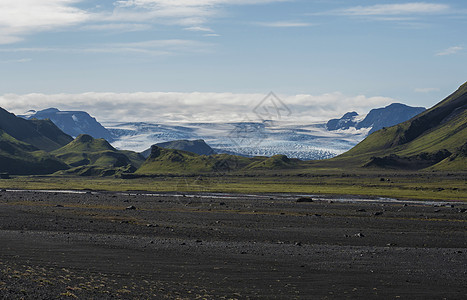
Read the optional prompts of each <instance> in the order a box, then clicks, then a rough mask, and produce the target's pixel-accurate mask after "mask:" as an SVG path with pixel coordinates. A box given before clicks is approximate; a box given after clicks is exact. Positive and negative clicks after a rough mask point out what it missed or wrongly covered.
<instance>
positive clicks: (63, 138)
mask: <svg viewBox="0 0 467 300" xmlns="http://www.w3.org/2000/svg"><path fill="white" fill-rule="evenodd" d="M0 129H2V130H3V131H4V132H6V133H8V134H9V135H10V136H12V137H13V138H15V139H17V140H19V141H22V142H25V143H28V144H31V145H33V146H35V147H37V148H38V149H41V150H45V151H52V150H55V149H58V148H60V147H62V146H64V145H66V144H68V143H69V142H71V141H72V140H73V139H72V138H71V137H70V136H69V135H67V134H65V133H63V132H62V131H61V130H60V129H59V128H58V127H57V126H55V124H53V123H52V122H51V121H50V120H25V119H22V118H19V117H17V116H15V115H14V114H12V113H9V112H7V111H6V110H4V109H3V108H0Z"/></svg>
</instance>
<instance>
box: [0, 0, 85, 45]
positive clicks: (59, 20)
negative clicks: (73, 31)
mask: <svg viewBox="0 0 467 300" xmlns="http://www.w3.org/2000/svg"><path fill="white" fill-rule="evenodd" d="M77 2H79V1H77V0H47V1H37V0H15V1H1V2H0V44H9V43H14V42H18V41H21V40H22V38H23V36H24V35H26V34H30V33H34V32H40V31H48V30H57V29H60V28H63V27H67V26H71V25H76V24H80V23H83V22H85V21H87V20H88V19H89V17H90V15H89V14H88V13H87V12H86V11H84V10H81V9H78V8H76V7H74V6H73V5H74V4H76V3H77Z"/></svg>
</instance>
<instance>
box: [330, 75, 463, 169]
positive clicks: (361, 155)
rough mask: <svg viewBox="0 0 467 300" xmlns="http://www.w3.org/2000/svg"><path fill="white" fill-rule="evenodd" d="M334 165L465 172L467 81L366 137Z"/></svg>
mask: <svg viewBox="0 0 467 300" xmlns="http://www.w3.org/2000/svg"><path fill="white" fill-rule="evenodd" d="M333 163H335V164H340V165H345V164H348V163H353V164H361V165H364V166H365V167H368V168H371V167H376V168H394V169H412V170H419V169H429V170H461V171H467V82H466V83H464V84H463V85H462V86H461V87H459V89H458V90H457V91H455V92H454V93H453V94H451V95H450V96H448V97H447V98H446V99H444V100H443V101H441V102H440V103H438V104H437V105H435V106H434V107H432V108H430V109H428V110H426V111H424V112H422V113H420V114H419V115H417V116H416V117H414V118H412V119H410V120H408V121H405V122H403V123H400V124H398V125H396V126H393V127H390V128H384V129H382V130H379V131H376V132H374V133H373V134H371V135H369V136H368V137H367V138H366V139H365V140H363V141H362V142H361V143H359V144H358V145H357V146H355V147H354V148H352V149H351V150H350V151H348V152H346V153H344V154H342V155H340V156H339V157H337V158H335V159H334V160H333Z"/></svg>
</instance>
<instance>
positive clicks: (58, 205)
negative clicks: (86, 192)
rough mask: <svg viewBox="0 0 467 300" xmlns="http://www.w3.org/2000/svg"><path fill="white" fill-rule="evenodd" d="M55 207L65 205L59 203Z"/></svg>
mask: <svg viewBox="0 0 467 300" xmlns="http://www.w3.org/2000/svg"><path fill="white" fill-rule="evenodd" d="M55 207H63V205H61V204H57V205H55Z"/></svg>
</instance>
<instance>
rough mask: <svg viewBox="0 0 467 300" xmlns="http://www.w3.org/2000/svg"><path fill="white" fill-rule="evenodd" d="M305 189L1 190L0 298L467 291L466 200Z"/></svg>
mask: <svg viewBox="0 0 467 300" xmlns="http://www.w3.org/2000/svg"><path fill="white" fill-rule="evenodd" d="M298 198H299V197H298V196H283V195H271V196H244V195H233V196H225V195H220V197H215V195H204V196H202V197H201V195H195V196H194V197H183V196H180V195H159V196H154V195H152V196H145V195H124V194H116V193H93V194H91V193H87V194H65V193H42V192H18V191H16V192H13V191H3V192H0V298H1V297H3V298H4V299H22V298H24V299H57V298H63V299H67V298H80V299H108V298H114V299H115V298H123V299H150V298H153V299H341V298H365V299H367V298H392V299H394V298H402V299H444V298H446V299H466V298H467V226H466V224H467V213H466V212H465V209H466V208H467V204H463V203H456V204H454V206H453V207H451V204H448V205H446V204H442V205H440V203H421V204H417V203H412V202H410V203H409V204H408V205H404V204H403V203H391V202H385V201H383V200H375V201H370V202H355V203H354V202H351V201H345V202H340V201H338V200H339V199H333V200H332V201H329V200H328V199H318V200H316V199H315V200H314V201H313V202H297V201H296V199H298Z"/></svg>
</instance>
